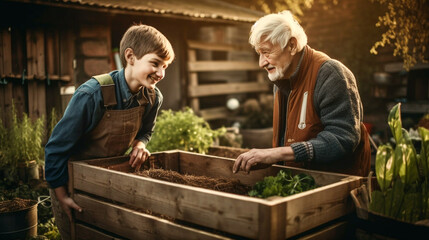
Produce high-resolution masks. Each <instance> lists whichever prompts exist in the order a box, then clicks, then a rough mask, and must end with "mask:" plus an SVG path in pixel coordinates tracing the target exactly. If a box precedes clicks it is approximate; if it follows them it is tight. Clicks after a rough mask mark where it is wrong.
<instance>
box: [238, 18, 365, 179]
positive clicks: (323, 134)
mask: <svg viewBox="0 0 429 240" xmlns="http://www.w3.org/2000/svg"><path fill="white" fill-rule="evenodd" d="M249 42H250V44H251V45H252V46H253V47H254V48H255V50H256V52H257V53H258V54H259V66H260V67H262V68H264V69H265V70H266V71H267V72H268V78H269V79H270V80H271V81H272V82H273V83H274V96H275V97H274V119H273V148H269V149H252V150H250V151H249V152H246V153H243V154H241V155H240V156H239V157H238V158H237V159H236V161H235V164H234V166H233V172H234V173H236V172H238V171H239V170H242V171H246V172H249V171H250V170H251V167H252V166H255V165H260V166H270V165H271V164H274V163H279V162H281V163H284V164H285V165H289V166H297V167H303V168H309V169H316V170H323V171H332V172H339V173H346V174H352V175H359V176H366V175H367V174H368V173H369V170H370V145H369V138H368V133H367V131H366V129H365V127H364V125H363V124H362V118H363V108H362V103H361V100H360V96H359V92H358V89H357V85H356V79H355V77H354V76H353V73H352V72H351V71H350V70H349V69H348V68H347V67H346V66H344V65H343V64H342V63H341V62H339V61H337V60H334V59H331V58H330V57H329V56H327V55H326V54H324V53H322V52H319V51H316V50H314V49H312V48H310V47H309V46H308V45H307V36H306V34H305V32H304V30H303V28H302V27H301V25H300V24H299V23H298V22H297V21H296V20H295V19H294V17H293V16H292V14H291V13H290V12H289V11H284V12H280V13H277V14H269V15H266V16H264V17H262V18H261V19H259V20H258V21H257V22H256V23H255V24H254V25H253V27H252V29H251V33H250V38H249Z"/></svg>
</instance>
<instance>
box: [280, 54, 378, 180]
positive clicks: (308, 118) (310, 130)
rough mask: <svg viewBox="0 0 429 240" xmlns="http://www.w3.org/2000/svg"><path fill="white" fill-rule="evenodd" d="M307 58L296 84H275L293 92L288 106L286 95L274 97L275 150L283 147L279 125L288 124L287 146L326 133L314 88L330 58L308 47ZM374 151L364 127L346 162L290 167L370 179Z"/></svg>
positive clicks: (292, 82)
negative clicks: (322, 66) (284, 99)
mask: <svg viewBox="0 0 429 240" xmlns="http://www.w3.org/2000/svg"><path fill="white" fill-rule="evenodd" d="M303 54H304V56H303V59H302V61H301V64H300V67H299V69H298V72H297V76H296V78H294V80H293V81H291V82H289V81H285V80H280V81H281V82H282V83H280V81H277V82H275V84H276V85H278V86H279V87H280V88H282V87H283V86H282V85H284V84H285V82H287V84H289V86H288V88H290V89H291V92H290V94H289V97H288V103H282V101H281V99H283V93H282V91H281V90H278V91H276V93H275V97H274V110H273V147H278V146H280V139H279V137H280V136H282V135H283V133H281V132H280V131H281V128H280V123H281V121H285V120H286V123H285V124H286V132H285V134H284V143H283V145H284V146H290V145H291V144H292V143H295V142H303V141H308V140H310V139H312V138H316V136H317V134H318V133H319V132H321V131H323V129H324V126H323V124H322V122H321V121H320V117H319V115H318V114H317V112H316V110H315V107H314V105H313V95H314V88H315V86H316V81H317V75H318V72H319V69H320V67H321V65H322V64H323V63H324V62H326V61H327V60H329V59H330V58H329V57H328V56H327V55H326V54H324V53H322V52H319V51H315V50H313V49H311V48H310V47H309V46H306V49H305V50H304V53H303ZM284 104H287V109H286V111H287V112H286V116H287V119H285V120H282V119H280V117H281V109H283V108H284ZM370 151H371V149H370V145H369V137H368V132H367V131H366V128H365V126H364V125H363V124H362V123H361V138H360V142H359V145H358V146H357V147H356V149H355V151H354V152H353V154H352V155H351V156H348V157H347V159H341V160H339V161H336V162H333V163H331V164H327V163H323V164H318V163H314V162H305V163H292V164H289V163H288V165H292V166H296V167H304V168H308V169H315V170H321V171H330V172H339V173H346V174H351V175H359V176H367V175H368V173H369V170H370V163H371V162H370V158H371V152H370Z"/></svg>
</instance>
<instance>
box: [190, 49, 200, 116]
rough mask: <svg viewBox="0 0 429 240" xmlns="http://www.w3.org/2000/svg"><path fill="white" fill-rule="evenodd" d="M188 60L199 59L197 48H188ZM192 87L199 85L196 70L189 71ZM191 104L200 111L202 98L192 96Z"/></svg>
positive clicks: (194, 60)
mask: <svg viewBox="0 0 429 240" xmlns="http://www.w3.org/2000/svg"><path fill="white" fill-rule="evenodd" d="M188 61H189V62H190V63H192V62H196V61H197V53H196V51H195V50H188ZM188 86H189V87H190V88H192V87H196V86H198V74H197V73H196V72H189V84H188ZM188 97H189V93H188ZM190 106H191V108H192V109H193V110H194V112H198V111H199V110H200V100H199V99H198V98H195V97H193V98H191V100H190Z"/></svg>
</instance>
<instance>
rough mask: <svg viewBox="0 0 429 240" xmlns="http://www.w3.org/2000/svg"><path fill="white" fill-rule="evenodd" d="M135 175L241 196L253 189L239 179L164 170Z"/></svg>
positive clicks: (141, 172)
mask: <svg viewBox="0 0 429 240" xmlns="http://www.w3.org/2000/svg"><path fill="white" fill-rule="evenodd" d="M135 174H137V175H140V176H144V177H150V178H154V179H159V180H164V181H168V182H172V183H180V184H185V185H189V186H193V187H201V188H206V189H211V190H216V191H221V192H227V193H235V194H240V195H247V193H248V192H249V191H250V190H251V189H252V188H251V187H250V186H246V185H244V184H242V183H240V181H239V180H237V179H227V178H210V177H206V176H194V175H187V174H184V175H182V174H180V173H178V172H175V171H170V170H163V169H149V170H143V171H140V172H136V173H135Z"/></svg>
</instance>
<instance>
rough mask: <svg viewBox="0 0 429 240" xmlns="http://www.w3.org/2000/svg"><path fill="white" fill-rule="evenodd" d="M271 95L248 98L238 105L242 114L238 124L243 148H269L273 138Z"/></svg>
mask: <svg viewBox="0 0 429 240" xmlns="http://www.w3.org/2000/svg"><path fill="white" fill-rule="evenodd" d="M273 101H274V100H273V96H272V95H261V97H260V99H259V100H257V99H254V98H250V99H248V100H246V101H245V102H244V103H243V105H242V106H241V107H240V110H239V112H240V113H239V114H240V115H242V116H244V118H243V120H242V121H241V124H240V133H241V135H242V137H243V147H244V148H269V147H271V146H272V139H273V128H272V126H273Z"/></svg>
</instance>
